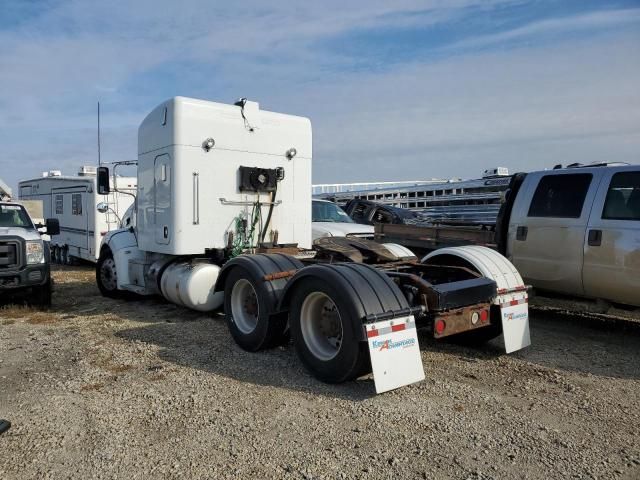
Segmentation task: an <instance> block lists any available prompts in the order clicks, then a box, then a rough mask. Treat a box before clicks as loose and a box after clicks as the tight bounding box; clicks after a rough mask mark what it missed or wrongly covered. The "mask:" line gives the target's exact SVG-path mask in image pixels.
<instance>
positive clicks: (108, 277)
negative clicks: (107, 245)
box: [100, 258, 118, 290]
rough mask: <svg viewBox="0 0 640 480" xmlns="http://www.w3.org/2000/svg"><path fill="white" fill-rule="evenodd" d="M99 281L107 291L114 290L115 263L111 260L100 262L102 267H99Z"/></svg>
mask: <svg viewBox="0 0 640 480" xmlns="http://www.w3.org/2000/svg"><path fill="white" fill-rule="evenodd" d="M100 281H101V282H102V285H103V286H104V288H106V289H107V290H115V289H116V287H117V286H118V277H117V275H116V262H114V261H113V258H107V259H106V260H105V261H104V262H102V266H101V267H100Z"/></svg>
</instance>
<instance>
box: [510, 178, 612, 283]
mask: <svg viewBox="0 0 640 480" xmlns="http://www.w3.org/2000/svg"><path fill="white" fill-rule="evenodd" d="M599 178H600V177H599V176H598V175H596V174H594V173H592V172H575V171H562V172H549V173H541V174H538V175H534V174H529V175H527V177H526V178H525V183H524V184H523V186H522V188H521V190H520V191H519V193H518V197H516V202H517V203H516V204H515V205H514V209H513V213H512V218H511V221H510V222H509V233H508V236H509V240H508V245H509V248H508V252H507V253H508V257H509V258H510V260H511V261H512V262H513V264H514V265H515V266H516V268H517V269H518V271H519V272H520V274H521V275H522V277H523V278H524V280H525V281H526V282H527V283H529V284H531V285H533V286H534V287H535V288H539V289H543V290H551V291H557V292H564V293H568V294H573V295H583V294H584V289H583V285H582V264H583V254H584V252H583V245H584V237H585V231H586V228H587V222H588V219H589V212H590V206H591V202H592V200H593V197H594V195H595V191H596V189H597V182H598V181H599ZM594 185H595V187H594Z"/></svg>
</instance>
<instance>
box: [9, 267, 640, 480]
mask: <svg viewBox="0 0 640 480" xmlns="http://www.w3.org/2000/svg"><path fill="white" fill-rule="evenodd" d="M55 278H56V282H57V289H56V292H55V296H54V305H55V306H54V309H53V310H52V311H51V312H44V313H43V312H35V311H31V310H29V309H23V308H10V309H5V310H1V311H0V418H6V419H9V420H10V421H11V422H12V423H13V427H12V428H11V429H10V430H9V431H8V432H6V433H5V434H3V435H0V452H1V453H0V478H2V479H13V478H17V479H32V478H74V479H76V478H77V479H85V478H86V479H88V478H126V479H134V478H216V479H217V478H459V479H467V478H471V479H490V478H531V479H534V478H540V479H549V478H628V479H632V478H633V479H636V478H640V443H639V442H638V438H639V437H638V435H639V433H640V428H639V427H640V418H639V415H640V348H639V347H640V336H639V335H638V334H637V333H635V332H621V331H618V330H615V331H602V330H597V329H593V328H590V327H588V326H584V325H580V324H576V323H575V322H570V323H567V322H559V321H557V319H555V320H554V319H550V318H548V317H546V316H545V314H544V311H541V312H540V311H538V312H536V313H535V314H534V315H533V318H532V320H531V323H532V341H533V345H532V346H531V347H530V348H528V349H526V350H525V351H522V352H519V353H516V354H514V355H510V356H506V355H502V354H501V353H500V348H499V343H497V342H496V343H493V344H490V345H487V346H485V347H484V348H482V349H467V348H463V347H460V346H456V345H452V344H446V343H435V342H434V341H432V340H430V339H429V338H428V337H427V335H426V334H423V335H421V338H420V341H421V345H422V359H423V362H424V366H425V371H426V375H427V379H426V380H425V381H424V382H421V383H419V384H416V385H412V386H409V387H405V388H402V389H400V390H396V391H394V392H389V393H386V394H382V395H378V396H376V395H375V394H374V387H373V381H372V379H371V378H364V379H361V380H358V381H357V382H350V383H346V384H342V385H324V384H321V383H319V382H317V381H316V380H314V379H313V378H312V377H311V376H310V375H309V374H308V373H306V372H305V371H304V370H303V368H302V367H301V366H300V363H299V362H298V361H297V359H296V357H295V353H294V352H293V349H292V348H291V347H284V348H280V349H275V350H270V351H266V352H261V353H257V354H250V353H246V352H244V351H242V350H241V349H239V348H238V347H236V345H235V344H234V343H233V341H232V340H231V338H230V336H229V334H228V332H227V329H226V326H225V325H224V322H223V320H222V318H221V317H219V316H214V317H211V316H206V315H201V314H198V313H194V312H190V311H187V310H184V309H181V308H178V307H175V306H173V305H171V304H167V303H163V302H162V301H161V300H159V299H153V300H138V301H133V302H124V301H115V300H108V299H104V298H102V297H101V296H100V295H99V293H98V290H97V288H96V287H95V285H94V282H93V272H92V270H90V269H83V268H65V269H62V270H60V269H58V270H57V271H56V272H55Z"/></svg>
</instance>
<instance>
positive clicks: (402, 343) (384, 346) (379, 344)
mask: <svg viewBox="0 0 640 480" xmlns="http://www.w3.org/2000/svg"><path fill="white" fill-rule="evenodd" d="M415 344H416V340H415V338H407V339H406V340H399V341H397V342H393V341H391V340H374V341H373V348H377V349H378V351H380V352H381V351H382V350H393V349H394V348H407V347H412V346H414V345H415Z"/></svg>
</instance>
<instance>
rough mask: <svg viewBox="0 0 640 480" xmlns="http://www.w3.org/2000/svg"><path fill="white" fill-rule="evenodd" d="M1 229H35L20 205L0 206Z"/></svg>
mask: <svg viewBox="0 0 640 480" xmlns="http://www.w3.org/2000/svg"><path fill="white" fill-rule="evenodd" d="M0 227H9V228H11V227H23V228H33V223H31V219H30V218H29V215H28V214H27V211H26V210H25V209H24V208H22V207H21V206H20V205H0Z"/></svg>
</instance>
